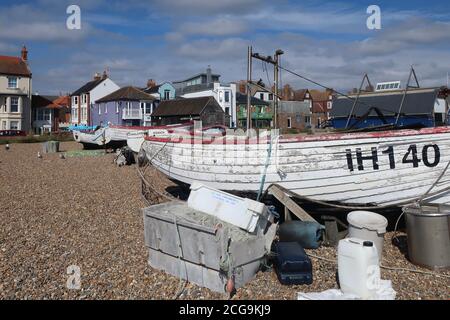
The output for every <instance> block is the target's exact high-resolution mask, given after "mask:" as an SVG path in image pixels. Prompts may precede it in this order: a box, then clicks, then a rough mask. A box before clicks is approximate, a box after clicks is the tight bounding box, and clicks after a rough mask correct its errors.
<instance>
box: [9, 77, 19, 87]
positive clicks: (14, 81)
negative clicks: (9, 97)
mask: <svg viewBox="0 0 450 320" xmlns="http://www.w3.org/2000/svg"><path fill="white" fill-rule="evenodd" d="M8 88H10V89H17V77H8Z"/></svg>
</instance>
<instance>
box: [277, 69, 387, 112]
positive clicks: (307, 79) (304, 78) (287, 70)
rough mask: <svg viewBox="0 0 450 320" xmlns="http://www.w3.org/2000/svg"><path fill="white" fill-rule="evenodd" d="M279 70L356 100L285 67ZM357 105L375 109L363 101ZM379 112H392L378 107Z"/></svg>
mask: <svg viewBox="0 0 450 320" xmlns="http://www.w3.org/2000/svg"><path fill="white" fill-rule="evenodd" d="M278 67H279V68H280V69H281V70H284V71H286V72H288V73H290V74H292V75H294V76H297V77H299V78H301V79H303V80H305V81H307V82H311V83H312V84H315V85H316V86H319V87H321V88H323V89H325V90H329V91H332V92H335V93H337V94H338V95H340V96H343V97H345V98H347V99H350V100H352V101H355V100H356V98H352V97H351V96H349V95H348V94H345V93H342V92H340V91H337V90H335V89H333V88H330V87H327V86H326V85H323V84H321V83H319V82H317V81H314V80H312V79H310V78H307V77H305V76H302V75H301V74H299V73H296V72H294V71H292V70H289V69H287V68H285V67H283V66H281V65H280V66H278ZM358 104H362V105H365V106H367V107H375V106H374V105H371V104H368V103H365V102H363V101H358ZM377 108H378V109H379V110H381V111H386V112H392V110H388V109H384V108H379V107H377Z"/></svg>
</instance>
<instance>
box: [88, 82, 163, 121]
mask: <svg viewBox="0 0 450 320" xmlns="http://www.w3.org/2000/svg"><path fill="white" fill-rule="evenodd" d="M155 100H156V99H155V97H153V96H152V95H150V94H148V93H145V92H144V91H142V90H140V89H138V88H136V87H124V88H120V89H119V90H117V91H114V92H113V93H111V94H109V95H107V96H105V97H103V98H101V99H99V100H97V101H96V102H95V105H94V107H93V108H92V109H91V112H92V113H91V119H92V125H93V126H106V125H108V124H113V125H119V126H149V125H151V121H152V118H151V114H152V112H153V109H154V108H155V104H156V101H155Z"/></svg>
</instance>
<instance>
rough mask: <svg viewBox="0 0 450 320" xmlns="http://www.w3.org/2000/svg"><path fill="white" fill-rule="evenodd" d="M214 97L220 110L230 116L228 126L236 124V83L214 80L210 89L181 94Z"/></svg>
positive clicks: (186, 96)
mask: <svg viewBox="0 0 450 320" xmlns="http://www.w3.org/2000/svg"><path fill="white" fill-rule="evenodd" d="M209 96H211V97H214V98H215V99H216V100H217V102H218V103H219V105H220V107H221V108H222V110H223V111H224V112H225V113H226V114H227V115H229V116H230V127H231V128H234V127H235V126H236V124H237V115H236V84H235V83H230V84H222V83H219V82H215V83H214V84H213V87H212V88H211V89H206V90H201V91H196V92H191V93H186V94H183V95H182V96H181V97H182V98H198V97H209Z"/></svg>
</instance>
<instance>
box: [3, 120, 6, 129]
mask: <svg viewBox="0 0 450 320" xmlns="http://www.w3.org/2000/svg"><path fill="white" fill-rule="evenodd" d="M6 125H7V122H6V121H2V130H6Z"/></svg>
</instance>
